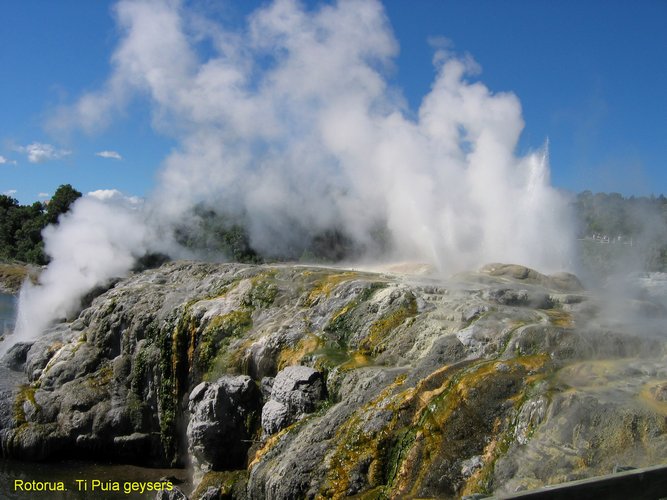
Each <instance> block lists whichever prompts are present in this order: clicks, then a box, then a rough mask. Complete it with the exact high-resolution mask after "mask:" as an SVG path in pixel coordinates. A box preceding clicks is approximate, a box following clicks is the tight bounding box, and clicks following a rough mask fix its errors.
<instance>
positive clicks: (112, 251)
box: [2, 192, 153, 350]
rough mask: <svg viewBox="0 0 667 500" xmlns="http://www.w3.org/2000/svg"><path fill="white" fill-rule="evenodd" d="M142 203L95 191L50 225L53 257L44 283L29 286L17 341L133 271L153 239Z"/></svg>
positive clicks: (48, 248) (21, 306) (23, 293)
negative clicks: (84, 296)
mask: <svg viewBox="0 0 667 500" xmlns="http://www.w3.org/2000/svg"><path fill="white" fill-rule="evenodd" d="M97 193H99V192H97ZM139 208H140V207H138V206H137V204H136V202H135V201H134V200H128V199H123V198H121V197H120V196H112V197H100V196H98V195H97V194H96V193H91V194H90V195H87V196H85V197H83V198H81V199H79V200H77V201H76V202H75V203H74V205H73V206H72V208H71V210H70V211H69V212H68V213H66V214H64V215H62V216H61V217H60V221H59V224H58V225H57V226H48V227H47V228H46V229H45V230H44V234H43V236H44V241H45V248H44V250H45V252H46V253H47V254H48V255H50V256H52V257H53V260H52V262H51V263H50V264H49V266H48V267H47V268H46V269H45V270H44V271H43V272H42V273H41V275H40V277H39V285H36V286H35V285H32V284H31V283H30V282H29V281H26V282H25V283H24V285H23V288H22V290H21V294H20V296H19V304H18V305H19V307H18V317H17V319H16V331H15V334H14V335H13V336H12V341H13V342H16V341H22V340H31V339H34V338H35V337H36V336H38V335H39V334H40V333H41V332H42V331H44V329H46V328H47V327H48V326H49V324H50V323H51V322H52V321H53V320H54V319H59V318H67V317H68V316H70V315H71V314H72V313H73V312H75V311H76V310H77V309H78V308H79V307H80V302H79V301H80V299H81V297H83V295H85V294H86V293H87V292H89V291H90V290H91V289H93V288H94V287H95V286H98V285H101V284H104V283H106V282H107V281H109V280H110V279H112V278H116V277H121V276H125V275H126V274H127V273H128V271H129V270H130V269H131V268H132V266H133V265H134V263H135V261H136V259H137V258H138V257H140V256H141V255H143V254H144V253H145V252H146V251H147V248H148V244H147V242H148V241H151V240H152V239H153V238H152V237H151V230H150V229H149V228H148V227H147V226H146V225H145V224H144V222H143V216H142V215H141V214H142V213H141V211H140V210H139ZM3 344H6V342H3ZM8 347H9V346H5V345H3V346H2V348H4V350H6V349H7V348H8Z"/></svg>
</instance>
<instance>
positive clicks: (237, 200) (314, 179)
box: [22, 0, 572, 333]
mask: <svg viewBox="0 0 667 500" xmlns="http://www.w3.org/2000/svg"><path fill="white" fill-rule="evenodd" d="M114 12H115V15H116V19H117V23H118V25H119V28H120V32H121V33H122V37H121V39H120V41H119V43H118V45H117V47H116V49H115V51H114V54H113V56H112V68H111V74H110V76H109V78H108V80H107V82H106V83H105V84H104V85H103V86H102V88H101V89H100V90H98V91H95V92H93V93H90V94H86V95H83V96H82V97H81V98H80V99H79V100H78V101H77V102H76V103H74V104H73V105H72V106H71V107H69V108H66V109H65V108H63V109H62V110H60V111H59V123H61V124H67V125H68V126H74V125H76V126H79V127H81V128H83V129H84V130H91V129H95V128H99V127H101V126H104V124H105V123H107V122H108V120H109V117H110V116H112V115H113V114H114V113H116V112H118V111H119V110H122V109H123V107H124V106H126V105H127V103H128V102H129V101H130V99H132V98H144V99H148V101H149V103H150V109H151V112H152V119H153V124H154V125H155V127H156V128H157V130H159V131H160V132H162V133H165V134H169V135H170V136H171V137H172V138H174V139H175V142H176V144H177V147H176V148H175V149H174V150H173V152H172V153H171V154H169V156H167V157H166V158H165V160H164V164H163V167H162V169H161V172H160V176H159V183H158V186H157V187H156V189H155V191H154V192H155V194H154V196H153V197H152V198H150V199H148V200H147V201H146V203H145V204H143V205H142V206H141V207H140V208H134V209H132V211H130V212H128V211H127V209H124V211H120V212H118V213H116V212H114V210H115V209H112V208H103V207H115V206H117V204H116V203H115V202H114V201H113V200H112V199H113V198H114V195H113V194H109V195H107V194H104V193H106V192H99V193H98V194H97V195H93V194H91V195H89V196H87V197H86V198H84V199H83V200H82V201H79V202H77V203H76V205H75V207H74V211H73V213H72V214H71V215H70V216H68V217H66V218H64V219H63V221H62V222H61V227H60V228H52V229H50V230H49V231H47V232H46V233H45V239H46V250H47V253H49V255H50V256H51V257H52V258H53V261H52V264H51V266H50V268H49V269H53V271H47V272H45V274H44V275H43V276H44V280H43V282H42V285H41V286H42V287H43V288H38V289H39V290H44V291H43V292H42V291H40V292H37V291H36V290H37V289H36V290H34V291H31V292H26V294H25V297H26V299H25V300H23V299H22V300H23V302H22V304H25V306H23V307H25V308H26V310H28V308H29V304H30V302H31V301H30V300H29V298H30V297H32V296H35V297H36V296H37V295H39V294H43V296H44V299H43V300H44V301H47V300H56V299H53V298H51V297H59V298H58V299H57V301H58V303H57V304H42V307H41V308H34V307H33V308H32V309H30V310H33V311H34V310H41V311H51V312H52V316H51V317H54V316H53V315H54V314H58V313H60V314H64V313H65V312H67V311H68V310H71V309H72V307H73V304H75V303H76V300H75V299H70V298H67V299H66V298H65V297H70V296H74V297H76V296H78V295H80V294H82V293H84V292H85V291H86V290H87V289H88V288H89V287H91V286H93V285H94V284H96V283H99V282H102V281H104V280H105V279H108V278H109V277H110V276H115V275H119V274H122V273H123V272H125V271H127V270H128V269H129V268H130V262H131V259H132V257H134V256H136V255H139V254H140V253H141V252H142V251H146V250H147V249H153V247H154V246H155V245H156V244H163V245H164V242H163V241H162V240H161V238H157V237H156V235H158V234H159V235H160V236H165V235H168V234H170V232H169V231H168V230H166V228H168V227H169V225H170V224H178V223H179V222H181V221H182V220H183V217H185V216H187V214H189V213H190V211H191V210H192V208H193V207H194V206H201V205H204V206H207V207H210V208H213V209H215V210H216V211H218V212H223V213H231V214H240V215H242V216H243V217H244V220H245V223H246V224H247V227H248V230H249V232H250V238H251V243H252V245H253V246H254V247H255V248H257V249H258V250H260V251H263V252H265V253H267V254H271V253H278V254H280V253H283V254H284V253H286V252H288V251H289V250H290V249H293V248H303V246H304V244H305V243H307V242H308V241H309V239H310V238H313V237H314V235H316V234H318V232H321V231H325V230H328V229H331V228H342V229H343V230H344V231H345V233H346V234H347V236H348V237H350V238H351V239H353V240H354V241H355V242H356V243H357V244H358V245H359V246H360V247H366V248H372V244H373V241H371V240H372V238H371V236H370V235H371V234H372V233H373V231H375V230H376V229H377V228H378V226H381V227H384V228H386V239H388V240H389V242H390V244H391V247H392V249H393V251H394V256H395V257H400V258H410V259H419V260H426V261H430V262H432V263H434V264H435V265H436V266H438V267H439V268H440V269H441V270H442V271H443V272H446V273H451V272H455V271H458V270H461V269H465V268H473V267H476V266H479V265H480V264H483V263H486V262H490V261H505V262H517V263H522V264H526V265H530V266H533V267H537V268H538V269H541V270H544V271H550V270H556V269H563V268H567V267H568V266H569V265H570V264H571V262H570V249H571V243H572V232H571V231H570V225H569V222H570V221H569V217H570V214H569V211H568V208H567V202H566V200H564V199H563V198H562V197H561V196H560V194H559V193H558V192H556V191H555V190H554V189H553V188H552V187H551V186H550V184H549V165H548V154H547V152H546V148H545V149H544V150H542V149H540V150H537V151H535V152H534V153H531V154H528V155H526V156H517V155H516V154H515V148H516V145H517V141H518V139H519V135H520V134H521V131H522V129H523V126H524V124H523V119H522V116H521V105H520V103H519V100H518V98H517V97H516V96H515V95H514V94H511V93H503V92H493V91H492V90H491V89H489V88H488V87H487V86H485V85H484V84H483V83H482V82H481V81H479V80H477V79H476V77H477V76H478V74H479V71H480V68H479V66H478V65H477V64H476V63H475V62H474V60H473V59H472V58H471V57H469V56H464V57H457V56H456V55H455V54H454V53H453V51H452V50H451V47H450V45H449V44H447V43H444V44H443V43H439V44H438V43H436V44H435V48H436V53H435V56H434V59H433V61H434V81H433V84H432V86H431V90H430V92H429V93H428V94H427V95H425V96H424V97H423V100H422V102H421V105H420V107H419V109H418V112H417V113H413V112H410V111H409V110H406V108H405V106H406V104H405V100H404V99H402V98H401V91H400V89H397V88H394V87H392V85H391V83H390V81H391V78H390V76H391V72H392V68H393V64H394V59H395V57H396V55H397V53H398V42H397V40H396V39H395V38H394V35H393V32H392V30H391V26H390V23H389V21H388V19H387V16H386V14H385V12H384V9H383V6H382V4H381V3H380V2H379V1H372V0H346V1H340V2H337V3H333V4H328V3H327V4H323V5H321V6H317V7H314V8H306V7H304V6H303V5H302V4H301V3H299V2H297V1H294V0H276V1H274V2H272V3H269V4H267V5H264V6H262V7H260V8H259V9H257V10H256V11H255V12H253V13H252V14H251V15H250V16H249V17H248V18H247V23H246V25H245V26H243V27H242V28H241V29H236V28H231V27H227V26H224V25H221V24H216V23H214V22H212V21H210V20H209V19H207V18H206V17H205V16H203V15H202V14H201V13H197V12H192V11H189V10H188V9H186V7H185V6H184V4H182V3H181V2H178V1H169V2H161V1H160V2H158V1H154V0H121V1H120V2H118V3H117V4H116V6H115V8H114ZM202 46H205V47H206V50H205V51H202V50H201V47H202ZM106 196H109V199H108V200H106V199H105V200H103V199H104V198H105V197H106ZM88 207H90V209H91V210H90V212H88V211H87V208H88ZM107 217H108V224H106V221H107ZM119 218H120V220H119ZM100 221H104V222H100ZM156 225H160V226H161V227H162V230H160V231H155V232H153V233H152V234H151V237H150V238H147V237H146V236H147V234H148V233H149V232H150V229H149V228H154V227H156ZM121 226H122V227H123V228H124V230H123V231H121V230H119V228H120V227H121ZM89 231H90V232H89ZM126 232H127V234H126ZM79 241H81V242H82V243H81V244H79V243H78V242H79ZM71 248H77V250H76V251H75V252H72V251H71V250H70V249H71ZM114 252H119V255H120V256H119V257H118V258H117V259H116V257H115V254H114ZM105 262H106V263H109V266H110V267H109V268H107V267H106V265H105ZM116 263H122V265H120V264H119V265H116ZM72 275H74V276H79V278H80V279H79V278H77V279H72ZM60 281H63V282H65V283H66V284H67V286H68V289H67V290H65V291H63V292H61V291H59V290H58V288H57V287H58V286H59V283H60ZM74 282H76V286H74ZM49 287H51V290H50V291H48V292H47V291H46V290H47V289H48V288H49ZM35 294H37V295H35ZM77 294H78V295H77ZM35 300H37V299H35ZM24 317H25V318H30V317H32V316H31V315H30V314H24ZM45 324H46V323H44V322H42V324H41V326H40V327H39V328H34V327H30V328H28V327H27V326H26V327H25V331H31V332H33V333H34V332H36V331H38V330H39V329H40V328H43V326H44V325H45ZM22 328H23V327H22Z"/></svg>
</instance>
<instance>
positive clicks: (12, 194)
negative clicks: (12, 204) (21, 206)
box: [2, 189, 18, 196]
mask: <svg viewBox="0 0 667 500" xmlns="http://www.w3.org/2000/svg"><path fill="white" fill-rule="evenodd" d="M16 193H18V191H17V190H16V189H8V190H7V191H5V192H4V193H2V194H4V195H7V196H14V195H15V194H16Z"/></svg>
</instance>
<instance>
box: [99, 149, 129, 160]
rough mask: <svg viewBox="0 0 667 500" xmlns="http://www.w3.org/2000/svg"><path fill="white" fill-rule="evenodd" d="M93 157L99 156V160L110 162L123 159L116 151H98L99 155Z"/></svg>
mask: <svg viewBox="0 0 667 500" xmlns="http://www.w3.org/2000/svg"><path fill="white" fill-rule="evenodd" d="M95 156H99V157H101V158H110V159H112V160H122V159H123V157H122V156H121V155H120V153H118V152H117V151H100V152H99V153H95Z"/></svg>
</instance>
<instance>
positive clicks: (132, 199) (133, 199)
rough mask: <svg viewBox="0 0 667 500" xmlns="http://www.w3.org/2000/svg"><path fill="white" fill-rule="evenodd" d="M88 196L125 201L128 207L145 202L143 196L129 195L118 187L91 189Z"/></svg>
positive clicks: (101, 199) (105, 200) (111, 200)
mask: <svg viewBox="0 0 667 500" xmlns="http://www.w3.org/2000/svg"><path fill="white" fill-rule="evenodd" d="M86 196H90V197H91V198H95V199H96V200H99V201H104V202H117V203H124V204H125V206H127V207H134V206H138V205H140V204H141V203H142V202H143V200H142V198H139V197H138V196H127V195H125V194H123V193H122V192H120V191H118V190H117V189H98V190H96V191H90V192H89V193H87V194H86Z"/></svg>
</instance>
